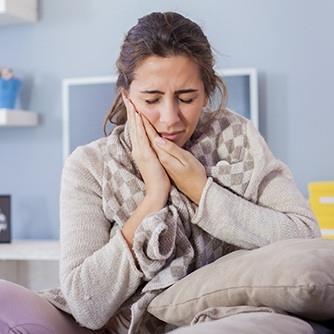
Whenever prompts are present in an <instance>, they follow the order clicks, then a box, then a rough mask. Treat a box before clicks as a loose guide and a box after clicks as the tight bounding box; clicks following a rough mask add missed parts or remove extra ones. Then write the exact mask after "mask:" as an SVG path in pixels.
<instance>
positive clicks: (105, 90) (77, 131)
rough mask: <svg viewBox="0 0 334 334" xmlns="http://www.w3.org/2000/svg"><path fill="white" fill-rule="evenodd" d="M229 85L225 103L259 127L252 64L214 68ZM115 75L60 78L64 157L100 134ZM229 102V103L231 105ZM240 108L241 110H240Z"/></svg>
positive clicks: (256, 92)
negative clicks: (244, 66)
mask: <svg viewBox="0 0 334 334" xmlns="http://www.w3.org/2000/svg"><path fill="white" fill-rule="evenodd" d="M217 73H218V74H219V75H222V76H223V78H224V79H225V82H226V83H227V86H228V103H227V107H229V108H231V109H232V110H233V111H235V112H239V113H241V115H243V116H245V117H247V118H249V119H250V120H251V121H252V122H253V123H254V126H255V127H256V128H259V107H258V75H257V71H256V69H255V68H230V69H224V70H217ZM116 81H117V77H116V76H97V77H82V78H67V79H64V80H63V82H62V127H63V159H64V161H65V160H66V159H67V157H68V156H69V154H70V153H71V152H72V151H73V150H74V148H75V147H77V146H79V145H84V144H87V143H89V142H90V141H92V140H95V139H98V138H100V137H102V136H103V131H102V125H103V120H104V118H105V116H106V115H107V112H108V110H109V108H110V107H111V104H112V100H113V98H114V95H115V92H116ZM230 105H232V106H230ZM240 111H241V112H240Z"/></svg>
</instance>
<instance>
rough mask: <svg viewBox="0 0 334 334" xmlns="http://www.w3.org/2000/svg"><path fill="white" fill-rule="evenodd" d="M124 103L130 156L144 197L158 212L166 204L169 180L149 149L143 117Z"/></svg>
mask: <svg viewBox="0 0 334 334" xmlns="http://www.w3.org/2000/svg"><path fill="white" fill-rule="evenodd" d="M125 101H126V102H125V103H126V107H127V116H128V122H129V131H130V139H131V143H132V156H133V159H134V160H135V162H136V164H137V166H138V168H139V170H140V173H141V176H142V178H143V181H144V183H145V186H146V197H150V198H151V200H152V201H154V203H156V204H157V210H160V209H162V208H163V207H164V206H165V205H166V202H167V198H168V194H169V190H170V179H169V176H168V175H167V173H166V171H165V169H164V168H163V166H162V165H161V163H160V161H159V159H158V157H157V154H156V152H155V151H154V150H153V149H152V147H151V144H150V141H149V139H148V137H147V134H146V131H145V127H144V125H143V119H144V118H145V117H143V116H142V115H139V113H138V112H137V111H136V108H135V106H134V105H133V103H132V102H131V101H130V100H127V99H126V100H125ZM146 121H147V120H146ZM152 204H153V203H152Z"/></svg>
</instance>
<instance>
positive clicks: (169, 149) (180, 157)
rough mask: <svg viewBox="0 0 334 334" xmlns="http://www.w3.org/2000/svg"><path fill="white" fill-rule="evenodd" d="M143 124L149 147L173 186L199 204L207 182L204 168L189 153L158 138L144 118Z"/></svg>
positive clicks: (170, 142)
mask: <svg viewBox="0 0 334 334" xmlns="http://www.w3.org/2000/svg"><path fill="white" fill-rule="evenodd" d="M143 123H144V126H145V129H146V133H147V135H148V137H149V139H150V142H151V146H152V147H153V149H154V151H155V152H156V154H157V156H158V158H159V161H160V163H161V164H162V165H163V167H164V168H165V170H166V171H167V173H168V175H169V177H170V178H171V179H172V180H173V182H174V184H175V186H176V187H177V188H178V189H179V190H180V191H181V192H183V193H184V194H185V195H186V196H188V197H189V198H190V199H191V200H192V201H193V202H194V203H196V204H199V201H200V199H201V196H202V192H203V189H204V187H205V184H206V182H207V176H206V172H205V168H204V166H203V165H202V164H201V163H200V162H199V161H198V160H197V159H196V158H195V157H194V156H193V155H192V154H191V153H190V152H188V151H186V150H184V149H183V148H181V147H179V146H177V145H176V144H174V143H173V142H172V141H169V140H166V139H164V138H162V137H160V136H159V135H158V133H157V132H156V131H155V129H154V127H153V126H152V125H151V124H150V123H149V121H148V120H147V119H146V118H145V117H143Z"/></svg>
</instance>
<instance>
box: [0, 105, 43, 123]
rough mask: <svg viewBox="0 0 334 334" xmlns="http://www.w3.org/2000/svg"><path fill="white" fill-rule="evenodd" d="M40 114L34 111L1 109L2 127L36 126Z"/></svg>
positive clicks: (0, 119)
mask: <svg viewBox="0 0 334 334" xmlns="http://www.w3.org/2000/svg"><path fill="white" fill-rule="evenodd" d="M37 124H38V114H37V113H36V112H33V111H26V110H17V109H0V127H10V126H12V127H13V126H36V125H37Z"/></svg>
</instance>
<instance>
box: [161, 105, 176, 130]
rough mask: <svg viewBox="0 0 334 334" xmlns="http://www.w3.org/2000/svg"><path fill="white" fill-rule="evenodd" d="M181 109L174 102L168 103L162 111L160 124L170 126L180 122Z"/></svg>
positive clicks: (162, 107)
mask: <svg viewBox="0 0 334 334" xmlns="http://www.w3.org/2000/svg"><path fill="white" fill-rule="evenodd" d="M179 115H180V108H179V105H178V103H175V102H174V101H170V102H166V103H165V104H164V105H163V106H161V109H160V122H161V123H164V124H166V125H168V126H170V125H174V124H176V123H177V122H179V121H180V116H179Z"/></svg>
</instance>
